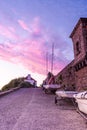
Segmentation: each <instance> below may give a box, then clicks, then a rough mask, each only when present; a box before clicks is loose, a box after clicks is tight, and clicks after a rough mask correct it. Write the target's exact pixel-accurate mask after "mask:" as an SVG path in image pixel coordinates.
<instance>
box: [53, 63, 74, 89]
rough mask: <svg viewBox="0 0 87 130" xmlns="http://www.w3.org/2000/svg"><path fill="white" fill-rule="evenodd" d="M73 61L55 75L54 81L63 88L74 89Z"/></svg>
mask: <svg viewBox="0 0 87 130" xmlns="http://www.w3.org/2000/svg"><path fill="white" fill-rule="evenodd" d="M73 63H74V61H72V62H71V63H70V64H68V65H67V66H66V67H65V68H64V69H63V70H62V71H61V72H59V73H58V74H57V75H56V76H55V82H56V83H57V84H60V85H61V86H62V88H63V89H67V90H74V89H75V87H76V84H75V70H74V67H73Z"/></svg>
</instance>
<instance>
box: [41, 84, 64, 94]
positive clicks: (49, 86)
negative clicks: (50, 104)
mask: <svg viewBox="0 0 87 130" xmlns="http://www.w3.org/2000/svg"><path fill="white" fill-rule="evenodd" d="M43 88H44V89H45V92H55V91H56V90H57V89H59V88H61V86H60V85H58V84H47V85H43Z"/></svg>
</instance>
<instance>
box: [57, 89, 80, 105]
mask: <svg viewBox="0 0 87 130" xmlns="http://www.w3.org/2000/svg"><path fill="white" fill-rule="evenodd" d="M77 93H78V92H77V91H64V90H61V91H59V90H57V91H56V92H55V94H56V96H55V104H56V103H57V101H58V100H60V99H66V98H67V99H68V98H71V99H73V98H74V97H73V96H74V95H75V94H77Z"/></svg>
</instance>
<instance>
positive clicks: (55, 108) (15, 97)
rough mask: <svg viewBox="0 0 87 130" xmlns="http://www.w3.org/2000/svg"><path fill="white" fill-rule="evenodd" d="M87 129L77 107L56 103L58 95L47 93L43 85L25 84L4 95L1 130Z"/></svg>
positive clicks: (0, 115) (2, 99)
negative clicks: (73, 108) (55, 98)
mask: <svg viewBox="0 0 87 130" xmlns="http://www.w3.org/2000/svg"><path fill="white" fill-rule="evenodd" d="M67 108H68V109H67ZM86 129H87V127H86V124H85V121H84V120H83V118H82V117H81V116H80V115H79V114H78V113H77V112H76V111H75V110H72V109H71V110H70V107H66V109H63V106H59V105H55V104H54V95H46V94H44V92H43V91H42V89H39V88H22V89H20V90H17V91H15V92H13V93H10V94H9V95H6V96H3V97H0V130H86Z"/></svg>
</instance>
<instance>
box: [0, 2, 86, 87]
mask: <svg viewBox="0 0 87 130" xmlns="http://www.w3.org/2000/svg"><path fill="white" fill-rule="evenodd" d="M80 17H87V1H86V0H0V87H2V86H3V85H5V84H6V83H8V82H9V81H10V80H11V79H13V78H17V77H22V76H26V75H27V74H31V76H32V77H33V78H35V79H36V80H37V82H38V85H39V84H41V83H42V81H43V79H44V78H45V77H46V54H48V61H49V62H48V69H49V70H48V71H50V68H51V53H52V51H51V50H52V43H54V69H53V73H54V75H56V74H57V73H58V72H59V71H60V70H61V69H62V68H64V67H65V66H66V65H67V64H68V63H69V62H71V61H72V60H73V58H74V57H73V46H72V41H71V39H70V38H69V35H70V33H71V32H72V30H73V28H74V26H75V25H76V23H77V21H78V20H79V18H80Z"/></svg>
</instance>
